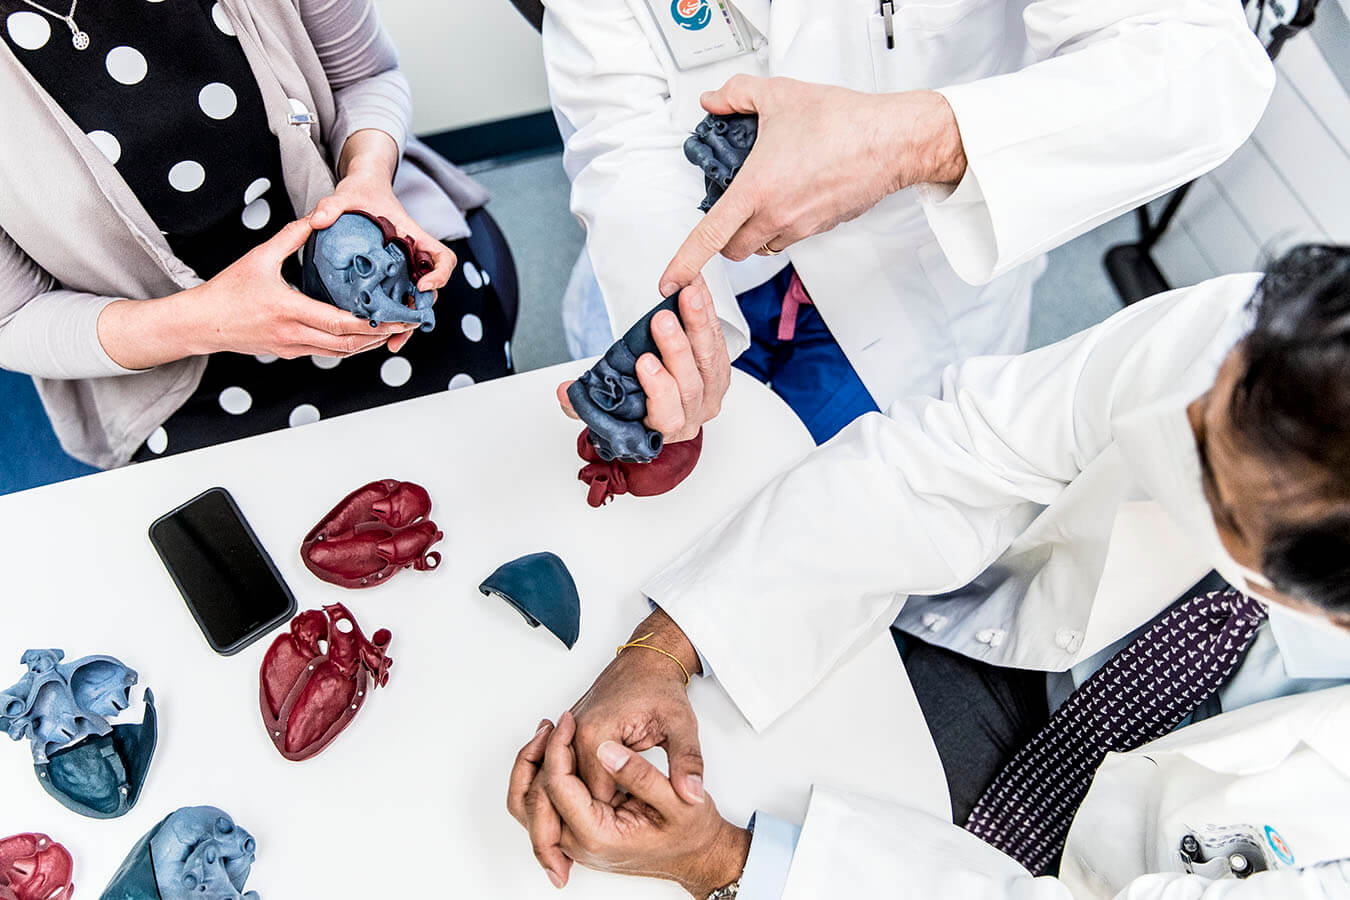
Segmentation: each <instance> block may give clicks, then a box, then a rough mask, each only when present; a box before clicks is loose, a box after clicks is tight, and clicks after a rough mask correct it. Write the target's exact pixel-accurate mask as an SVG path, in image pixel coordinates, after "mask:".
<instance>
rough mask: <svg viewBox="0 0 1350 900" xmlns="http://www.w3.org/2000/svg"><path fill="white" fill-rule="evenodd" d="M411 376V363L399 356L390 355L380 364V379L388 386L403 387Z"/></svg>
mask: <svg viewBox="0 0 1350 900" xmlns="http://www.w3.org/2000/svg"><path fill="white" fill-rule="evenodd" d="M410 378H412V363H410V362H408V361H407V360H406V359H404V358H403V357H401V356H391V357H389V358H388V359H386V360H385V361H384V365H382V366H380V380H381V381H383V382H384V383H385V384H387V385H389V387H395V388H396V387H403V386H404V385H405V384H407V383H408V379H410Z"/></svg>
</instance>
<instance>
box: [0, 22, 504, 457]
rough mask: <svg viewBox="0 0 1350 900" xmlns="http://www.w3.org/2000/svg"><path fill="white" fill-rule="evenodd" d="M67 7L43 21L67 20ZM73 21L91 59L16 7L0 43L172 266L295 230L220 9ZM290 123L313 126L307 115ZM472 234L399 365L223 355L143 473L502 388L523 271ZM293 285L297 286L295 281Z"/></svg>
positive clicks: (257, 100)
mask: <svg viewBox="0 0 1350 900" xmlns="http://www.w3.org/2000/svg"><path fill="white" fill-rule="evenodd" d="M64 2H65V0H49V2H44V3H43V5H44V6H46V7H47V8H49V9H53V10H55V9H57V7H58V6H60V7H61V8H60V11H61V12H65V10H66V9H68V8H69V6H68V5H62V4H63V3H64ZM76 13H77V14H76V16H75V18H76V21H77V23H78V25H79V28H80V31H81V32H82V33H84V34H86V35H87V39H88V46H87V47H86V48H85V49H79V48H78V47H77V46H75V43H74V42H73V41H72V34H71V30H70V29H69V28H68V27H67V26H66V24H65V23H64V22H63V21H62V20H60V19H57V18H54V17H52V16H49V15H46V14H44V13H42V12H40V11H39V10H37V9H35V8H33V7H31V6H30V5H28V4H26V3H24V2H22V0H0V16H3V23H4V24H3V28H0V38H3V39H4V40H5V41H6V42H7V43H8V45H9V48H10V49H11V50H12V51H13V52H14V54H15V56H16V57H17V58H18V59H19V61H20V62H21V63H22V64H23V65H24V66H25V67H26V68H27V69H28V71H29V72H30V73H31V74H32V75H33V77H34V78H35V79H36V80H37V82H38V83H39V84H40V85H41V86H42V87H43V88H44V89H45V90H46V91H47V92H48V93H49V94H51V96H52V97H53V98H54V99H55V100H56V102H57V103H58V104H59V105H60V106H61V107H62V109H63V110H64V111H65V112H66V114H67V115H69V116H70V117H71V119H72V120H74V121H75V122H76V123H77V125H78V126H79V127H80V128H81V129H82V130H83V131H84V132H85V133H86V135H87V136H88V138H89V141H90V142H91V144H92V145H93V146H94V147H95V148H97V150H98V152H100V153H102V154H103V155H104V156H105V157H106V158H107V159H108V161H109V162H111V163H112V164H113V165H114V166H115V167H116V168H117V171H118V173H119V174H120V175H121V176H122V178H124V179H125V180H126V182H127V184H128V185H129V186H130V187H131V189H132V190H133V191H134V192H135V194H136V196H137V198H138V199H139V200H140V202H141V204H142V205H143V206H144V207H145V208H146V210H147V211H148V212H149V213H150V215H151V217H152V218H153V219H154V220H155V222H156V223H157V224H158V225H159V227H160V229H161V230H162V231H163V233H164V236H165V239H166V240H167V241H168V243H169V245H170V247H171V248H172V249H173V251H174V252H175V253H176V254H177V255H178V256H179V258H181V259H182V260H183V261H184V262H185V263H187V264H188V265H189V266H191V267H192V268H193V269H194V270H195V271H196V272H197V273H198V274H199V275H200V276H201V277H202V278H208V279H209V278H211V277H213V276H215V275H216V274H218V273H219V272H220V271H221V270H223V269H224V268H226V267H227V266H229V265H230V264H232V263H233V262H234V261H236V260H237V259H239V258H240V257H241V256H243V255H244V254H246V253H247V252H249V251H250V250H252V249H253V248H254V247H256V246H257V245H258V244H260V243H262V242H264V241H266V240H267V239H268V238H270V237H272V236H273V235H274V234H275V233H276V232H277V231H279V230H280V229H281V228H282V227H283V226H284V225H285V224H286V223H287V222H290V221H292V220H293V219H294V218H295V217H296V215H295V210H294V209H293V208H292V206H291V202H290V199H289V197H288V196H287V194H286V190H285V184H284V181H283V175H282V168H281V156H280V149H279V146H278V143H277V140H276V138H275V136H274V135H273V134H272V132H271V130H270V129H269V127H268V122H267V113H266V109H265V107H264V105H263V101H262V96H261V93H260V91H259V89H258V86H257V83H256V81H255V80H254V78H253V74H252V71H251V69H250V68H249V65H248V61H247V59H246V57H245V56H244V53H243V50H242V48H241V47H240V45H239V41H238V38H237V36H236V33H235V28H234V26H233V24H232V23H231V21H230V19H229V17H228V15H227V14H226V12H225V10H224V9H223V8H222V7H221V6H220V4H219V3H217V2H214V0H85V2H84V3H81V4H80V5H79V6H78V8H77V10H76ZM292 109H293V111H297V112H304V111H305V110H304V107H303V104H300V103H299V101H293V102H292ZM469 224H470V227H472V228H473V229H474V232H475V233H474V237H473V238H470V239H467V240H461V241H455V242H453V243H450V244H449V246H450V248H451V249H452V250H453V251H454V252H455V255H456V257H457V259H458V263H457V265H456V268H455V271H454V274H453V276H452V278H451V280H450V282H449V284H447V285H446V286H445V287H444V288H442V289H441V291H440V294H439V297H438V300H437V304H436V316H437V325H436V329H435V330H434V331H433V332H431V333H429V334H424V333H421V332H417V333H414V335H413V337H412V340H411V341H409V343H408V344H407V346H406V347H404V349H403V351H402V352H401V353H399V354H392V353H390V352H389V351H388V350H387V349H385V348H379V349H376V350H373V351H369V352H367V353H363V354H360V355H358V356H354V357H349V358H347V359H342V360H339V359H334V358H329V357H312V358H310V357H306V358H302V359H298V360H279V359H277V358H276V357H269V356H259V357H252V356H242V355H239V354H233V353H219V354H216V355H214V356H213V357H211V360H210V362H209V363H208V365H207V368H206V372H205V374H204V375H203V378H202V382H201V384H200V385H199V387H198V389H197V391H196V392H195V393H194V394H193V396H192V397H190V398H189V399H188V401H187V402H186V403H185V404H184V405H183V407H182V408H180V409H179V410H178V411H177V412H175V413H174V415H173V416H172V417H170V418H169V420H168V421H167V422H165V423H163V425H162V426H160V427H159V428H158V429H156V430H155V432H154V433H153V434H151V435H150V437H149V439H148V440H147V441H146V442H145V444H144V445H143V446H142V447H141V448H140V450H139V451H138V452H137V453H136V454H135V457H134V458H135V459H137V460H144V459H152V458H154V457H157V456H163V455H168V454H172V453H179V452H183V451H185V450H191V449H195V448H198V447H204V446H208V445H211V444H216V443H220V442H222V441H227V440H233V439H236V438H241V437H247V436H250V435H254V434H262V433H265V432H268V431H273V430H276V429H280V428H288V427H289V428H293V427H299V426H302V425H307V424H310V423H312V422H317V421H319V420H321V419H324V418H331V417H333V416H337V415H342V414H344V413H349V412H355V411H358V410H361V409H367V408H369V407H371V406H377V405H380V404H384V403H389V402H393V401H396V400H405V399H409V398H412V397H417V396H422V395H424V394H429V393H433V392H436V391H444V390H453V389H456V388H460V387H466V386H468V385H471V384H474V383H476V382H479V381H484V380H487V379H491V378H496V377H500V376H502V375H506V374H509V373H510V371H511V361H510V353H511V351H510V335H511V328H512V323H511V322H510V321H509V320H508V314H507V312H506V309H507V307H506V306H504V304H503V299H508V298H507V297H506V296H505V295H499V294H498V286H499V285H500V286H502V288H503V290H506V291H507V292H508V293H510V294H511V296H510V297H509V303H510V308H511V309H514V307H515V297H514V285H515V273H514V268H513V265H512V263H511V261H510V258H509V254H508V255H506V256H503V255H502V254H501V253H500V252H491V253H489V257H490V259H491V260H492V265H490V266H485V265H481V264H480V262H479V259H480V256H481V255H480V254H478V253H476V252H475V247H479V248H483V247H485V246H486V245H484V244H483V243H482V242H483V241H484V240H485V239H487V238H488V236H491V237H493V238H496V239H500V233H499V232H497V231H496V225H495V223H493V222H492V220H491V219H490V218H489V217H488V216H487V215H486V214H485V213H483V212H482V211H475V212H474V213H472V214H471V215H470V217H469ZM501 245H504V242H499V243H498V244H493V246H501ZM503 267H508V268H510V271H504V270H502V269H503ZM286 274H287V276H288V277H290V278H291V280H292V281H295V280H297V277H298V266H295V267H294V269H288V270H287V273H286ZM316 302H317V301H316Z"/></svg>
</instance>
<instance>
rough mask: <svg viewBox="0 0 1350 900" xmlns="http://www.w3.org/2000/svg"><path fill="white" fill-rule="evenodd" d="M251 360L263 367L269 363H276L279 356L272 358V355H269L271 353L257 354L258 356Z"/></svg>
mask: <svg viewBox="0 0 1350 900" xmlns="http://www.w3.org/2000/svg"><path fill="white" fill-rule="evenodd" d="M253 358H254V359H256V360H257V361H258V362H260V363H262V364H263V365H268V364H270V363H274V362H276V361H277V360H278V359H280V358H281V357H279V356H274V355H273V354H271V353H262V354H259V355H257V356H255V357H253Z"/></svg>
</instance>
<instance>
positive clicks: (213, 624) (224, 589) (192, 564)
mask: <svg viewBox="0 0 1350 900" xmlns="http://www.w3.org/2000/svg"><path fill="white" fill-rule="evenodd" d="M150 542H151V543H152V544H154V546H155V550H156V551H158V553H159V556H160V559H162V560H163V561H164V565H165V567H166V568H168V570H169V574H170V575H171V576H172V577H173V580H174V583H175V584H177V585H178V590H179V592H180V593H182V595H183V599H184V600H185V601H187V605H188V609H189V610H191V611H192V615H193V618H195V619H196V620H197V624H198V625H199V626H200V627H201V629H202V633H203V634H204V635H205V636H206V641H207V643H208V644H210V645H211V649H213V650H215V651H216V652H217V653H220V654H223V655H229V654H232V653H238V652H239V651H240V650H242V649H244V648H245V647H247V646H248V645H249V644H251V643H253V642H254V641H255V640H257V639H258V638H260V637H262V636H263V635H264V634H266V633H267V632H269V631H271V630H272V629H273V628H275V627H276V626H277V625H279V624H281V623H282V622H285V621H287V620H288V619H290V617H291V616H293V615H294V614H295V608H296V604H295V597H294V596H293V595H292V594H291V590H290V588H289V587H287V586H286V582H285V581H283V580H282V578H281V573H280V572H278V571H277V567H276V565H275V564H274V563H273V562H272V558H271V557H270V556H268V555H267V551H266V550H264V549H263V546H262V544H261V543H259V541H258V538H257V537H256V536H255V535H254V534H253V529H252V528H250V527H249V525H248V522H247V521H245V520H244V516H243V514H242V513H241V512H240V511H239V507H238V506H237V505H236V504H235V502H234V498H233V497H231V496H230V494H229V492H228V491H226V490H225V489H224V488H212V489H211V490H209V491H206V492H205V493H203V494H201V495H200V496H198V497H195V498H193V499H192V500H189V501H188V502H187V503H185V504H183V505H182V506H180V507H179V508H178V509H175V510H174V511H173V512H171V513H169V514H168V515H166V516H164V517H162V518H160V519H159V520H157V521H156V522H155V523H154V524H153V525H151V526H150Z"/></svg>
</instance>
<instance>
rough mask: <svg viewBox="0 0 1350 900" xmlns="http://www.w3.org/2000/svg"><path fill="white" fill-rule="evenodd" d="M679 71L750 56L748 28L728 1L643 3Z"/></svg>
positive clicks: (659, 0)
mask: <svg viewBox="0 0 1350 900" xmlns="http://www.w3.org/2000/svg"><path fill="white" fill-rule="evenodd" d="M644 2H645V3H646V4H647V9H649V10H650V11H651V14H652V17H653V18H654V19H656V26H657V28H659V29H660V31H661V36H662V37H663V38H664V39H665V41H666V46H667V47H668V48H669V49H670V55H671V56H672V57H674V59H675V65H676V67H677V68H678V69H679V70H680V71H681V72H683V71H687V70H689V69H696V68H698V67H699V66H707V65H711V64H712V63H715V62H721V61H722V60H724V59H732V58H734V57H737V56H743V55H745V54H747V53H753V52H754V50H755V45H754V40H753V38H752V29H751V28H750V25H749V24H748V23H747V22H746V21H745V19H743V18H742V17H741V14H740V13H739V12H738V11H737V10H736V8H735V7H734V6H732V4H731V3H730V2H729V0H644Z"/></svg>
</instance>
